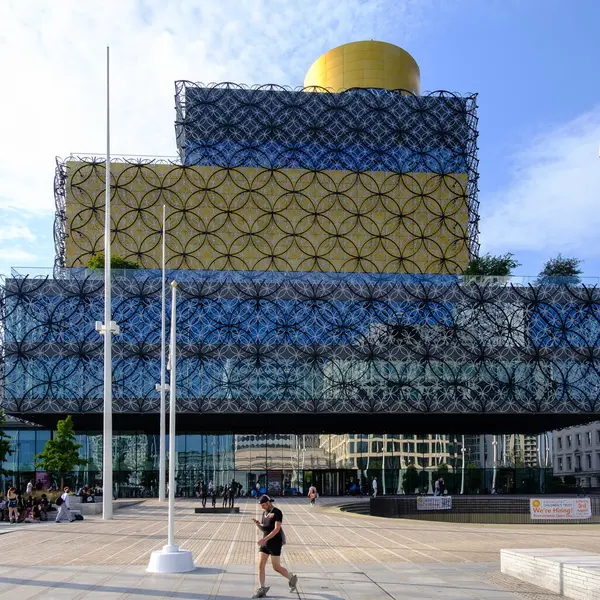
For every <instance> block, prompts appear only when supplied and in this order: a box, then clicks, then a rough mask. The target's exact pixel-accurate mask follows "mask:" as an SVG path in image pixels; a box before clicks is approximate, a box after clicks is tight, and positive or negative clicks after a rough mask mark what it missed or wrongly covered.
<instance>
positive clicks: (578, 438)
mask: <svg viewBox="0 0 600 600" xmlns="http://www.w3.org/2000/svg"><path fill="white" fill-rule="evenodd" d="M577 446H581V434H580V433H578V434H577Z"/></svg>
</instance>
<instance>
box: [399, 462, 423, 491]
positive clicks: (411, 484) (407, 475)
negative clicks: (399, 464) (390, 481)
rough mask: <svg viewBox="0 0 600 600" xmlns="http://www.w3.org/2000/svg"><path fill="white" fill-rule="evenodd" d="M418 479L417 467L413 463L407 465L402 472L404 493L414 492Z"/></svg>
mask: <svg viewBox="0 0 600 600" xmlns="http://www.w3.org/2000/svg"><path fill="white" fill-rule="evenodd" d="M418 481H419V474H418V473H417V467H415V465H413V464H410V465H408V466H407V467H406V469H405V470H404V473H403V474H402V488H403V489H404V493H405V494H414V493H415V488H416V487H417V485H418Z"/></svg>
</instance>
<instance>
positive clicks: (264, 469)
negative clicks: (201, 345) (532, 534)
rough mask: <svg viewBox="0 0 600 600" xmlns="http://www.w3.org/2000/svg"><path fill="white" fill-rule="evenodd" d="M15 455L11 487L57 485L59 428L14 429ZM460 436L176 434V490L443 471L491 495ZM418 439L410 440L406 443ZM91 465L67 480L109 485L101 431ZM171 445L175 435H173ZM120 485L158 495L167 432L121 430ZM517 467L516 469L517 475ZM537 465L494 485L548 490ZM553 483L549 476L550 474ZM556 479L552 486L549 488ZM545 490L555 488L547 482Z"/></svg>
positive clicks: (331, 488)
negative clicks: (54, 434) (53, 459)
mask: <svg viewBox="0 0 600 600" xmlns="http://www.w3.org/2000/svg"><path fill="white" fill-rule="evenodd" d="M7 433H8V435H10V436H11V438H12V450H13V453H12V455H11V456H10V457H9V458H8V460H7V461H6V462H5V463H4V464H3V465H2V467H3V469H4V470H5V471H6V472H7V473H9V474H8V475H4V476H2V483H3V486H4V490H6V488H7V487H8V485H15V486H16V487H17V488H21V489H24V488H25V486H26V484H27V482H28V481H30V480H33V481H34V482H35V483H39V484H40V485H42V484H43V485H44V486H45V487H46V488H47V487H49V486H50V485H54V486H57V485H58V483H59V482H58V481H56V480H53V479H52V477H51V476H50V475H49V474H46V473H44V472H41V471H39V470H36V469H35V465H34V457H35V454H37V453H39V452H41V451H42V450H43V447H44V444H45V443H46V441H47V440H48V439H50V436H51V431H49V430H44V429H35V428H30V429H13V430H8V431H7ZM459 439H460V438H457V436H453V435H428V436H421V437H418V436H416V435H413V434H407V433H404V434H386V435H376V434H343V435H340V434H310V435H293V434H264V435H254V434H253V435H236V434H224V435H211V434H199V433H181V434H179V435H177V440H176V452H177V457H176V464H177V472H176V473H175V479H176V482H177V489H176V494H177V495H178V496H184V497H189V496H193V495H194V488H195V486H196V484H197V482H200V481H202V482H204V483H206V484H208V482H209V481H213V483H214V485H215V486H216V488H217V489H219V488H221V487H222V486H225V485H228V484H230V483H231V482H232V481H233V480H235V481H236V482H237V483H238V484H239V486H241V487H239V493H240V495H242V496H247V495H250V494H251V493H252V491H255V492H256V491H260V492H261V493H265V492H267V493H269V494H272V495H275V496H280V495H288V496H289V495H298V494H300V495H306V493H307V492H308V488H309V487H310V486H311V485H316V487H317V489H318V490H319V492H320V493H321V494H323V495H328V496H341V495H346V494H351V495H354V494H355V495H358V494H360V493H363V494H368V493H370V491H371V483H372V481H373V478H374V477H377V480H378V492H379V494H398V493H407V494H413V493H416V492H420V491H423V492H426V493H427V492H429V493H431V492H432V491H433V482H434V481H435V479H436V478H437V477H440V476H441V477H443V478H444V480H445V483H446V487H447V489H448V491H449V493H461V492H462V493H483V492H485V491H489V490H490V489H491V487H492V481H493V469H491V468H488V469H481V468H476V467H475V465H474V464H472V463H471V462H469V464H468V465H467V467H466V469H465V473H464V475H463V468H462V460H461V451H460V448H459V442H458V440H459ZM406 440H411V441H406ZM77 442H78V443H79V444H81V451H80V453H81V456H82V457H83V458H85V459H87V461H88V464H87V465H86V466H85V467H83V468H81V469H79V470H78V471H76V472H75V473H73V474H71V475H69V476H67V477H66V482H67V483H69V484H70V485H71V486H73V487H74V488H78V487H80V486H82V485H84V484H89V485H90V486H96V485H99V486H101V485H102V436H101V434H100V433H99V432H92V431H90V432H84V433H79V434H78V435H77ZM166 443H167V448H168V445H169V440H168V436H167V441H166ZM113 456H114V476H113V479H114V485H115V493H116V494H117V495H118V496H119V497H126V498H128V497H154V496H157V495H158V461H159V436H158V435H153V434H147V433H143V432H117V433H116V434H115V435H114V438H113ZM517 471H518V472H517ZM540 471H541V470H540V469H539V468H529V469H520V470H517V469H511V468H506V467H502V468H498V469H497V478H496V480H495V481H496V487H497V488H498V489H499V490H501V491H503V492H505V493H511V492H518V491H520V492H524V491H531V492H534V491H538V492H539V491H542V490H541V482H542V481H544V478H543V477H540ZM545 479H546V481H548V480H549V479H550V477H549V476H548V477H547V478H545ZM547 485H548V484H547V483H546V486H547ZM546 491H549V490H548V489H546Z"/></svg>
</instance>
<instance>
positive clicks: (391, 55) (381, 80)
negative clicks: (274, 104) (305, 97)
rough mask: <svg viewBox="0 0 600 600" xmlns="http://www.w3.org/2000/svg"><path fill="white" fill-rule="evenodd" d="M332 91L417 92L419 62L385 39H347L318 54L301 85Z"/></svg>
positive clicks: (418, 86) (418, 91) (418, 87)
mask: <svg viewBox="0 0 600 600" xmlns="http://www.w3.org/2000/svg"><path fill="white" fill-rule="evenodd" d="M313 86H316V87H322V88H326V89H328V90H329V91H332V92H341V91H342V90H347V89H350V88H354V87H358V88H383V89H387V90H398V89H402V90H409V91H411V92H414V93H415V94H419V93H420V90H421V75H420V72H419V65H417V62H416V61H415V59H414V58H413V57H412V56H411V55H410V54H409V53H408V52H406V50H403V49H402V48H400V47H398V46H395V45H394V44H388V43H387V42H375V41H364V42H351V43H350V44H343V45H342V46H338V47H337V48H334V49H333V50H329V52H325V54H323V55H322V56H320V57H319V58H317V60H316V61H315V62H314V63H313V64H312V65H311V67H310V69H309V70H308V73H306V77H305V78H304V87H313Z"/></svg>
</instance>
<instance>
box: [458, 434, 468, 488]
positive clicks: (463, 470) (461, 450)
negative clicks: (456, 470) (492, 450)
mask: <svg viewBox="0 0 600 600" xmlns="http://www.w3.org/2000/svg"><path fill="white" fill-rule="evenodd" d="M460 452H461V454H462V473H461V477H460V493H461V494H464V493H465V454H466V452H467V449H466V448H465V436H464V435H463V436H462V443H461V448H460Z"/></svg>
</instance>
